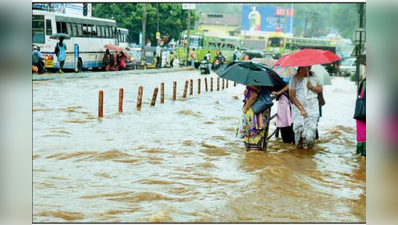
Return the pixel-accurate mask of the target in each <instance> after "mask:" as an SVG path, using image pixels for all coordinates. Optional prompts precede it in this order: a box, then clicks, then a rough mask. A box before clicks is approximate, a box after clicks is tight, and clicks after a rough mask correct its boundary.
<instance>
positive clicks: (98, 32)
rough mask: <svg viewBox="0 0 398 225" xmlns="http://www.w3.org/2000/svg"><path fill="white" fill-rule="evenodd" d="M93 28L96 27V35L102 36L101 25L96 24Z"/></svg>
mask: <svg viewBox="0 0 398 225" xmlns="http://www.w3.org/2000/svg"><path fill="white" fill-rule="evenodd" d="M95 28H96V29H97V37H101V36H102V33H101V27H100V26H97V25H96V26H95Z"/></svg>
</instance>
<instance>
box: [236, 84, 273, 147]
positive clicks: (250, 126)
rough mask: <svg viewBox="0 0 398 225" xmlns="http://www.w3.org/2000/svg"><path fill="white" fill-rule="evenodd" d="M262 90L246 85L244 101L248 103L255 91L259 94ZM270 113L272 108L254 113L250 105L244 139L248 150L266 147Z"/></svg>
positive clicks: (244, 128) (246, 115)
mask: <svg viewBox="0 0 398 225" xmlns="http://www.w3.org/2000/svg"><path fill="white" fill-rule="evenodd" d="M260 91H261V89H260V88H259V89H258V90H256V89H253V88H251V87H246V91H245V99H244V102H245V103H246V102H247V101H248V100H249V98H250V96H251V95H252V94H253V93H254V92H255V93H257V94H259V93H260ZM269 113H270V110H269V109H267V110H265V111H264V112H260V113H257V114H254V112H253V109H252V107H250V108H249V109H248V110H247V112H246V114H245V115H244V117H245V122H246V124H245V126H243V141H244V144H245V147H246V150H247V151H249V150H263V149H264V146H265V142H266V138H267V137H266V135H267V133H268V132H267V131H268V129H267V126H268V120H269Z"/></svg>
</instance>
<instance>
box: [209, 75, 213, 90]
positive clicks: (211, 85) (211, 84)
mask: <svg viewBox="0 0 398 225" xmlns="http://www.w3.org/2000/svg"><path fill="white" fill-rule="evenodd" d="M210 91H211V92H213V77H212V78H210Z"/></svg>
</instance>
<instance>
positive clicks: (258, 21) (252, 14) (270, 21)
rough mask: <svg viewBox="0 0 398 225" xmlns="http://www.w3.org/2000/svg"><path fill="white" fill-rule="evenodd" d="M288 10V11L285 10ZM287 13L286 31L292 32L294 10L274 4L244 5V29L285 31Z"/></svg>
mask: <svg viewBox="0 0 398 225" xmlns="http://www.w3.org/2000/svg"><path fill="white" fill-rule="evenodd" d="M285 11H286V12H285ZM285 14H286V18H287V21H286V33H292V29H293V10H292V9H291V8H289V9H287V10H285V9H283V8H277V7H273V6H258V7H256V6H252V5H244V6H243V7H242V31H259V32H261V31H262V32H275V31H280V32H284V31H285V28H284V25H285Z"/></svg>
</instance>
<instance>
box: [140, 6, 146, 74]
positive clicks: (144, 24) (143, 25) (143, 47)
mask: <svg viewBox="0 0 398 225" xmlns="http://www.w3.org/2000/svg"><path fill="white" fill-rule="evenodd" d="M145 32H146V5H145V3H143V4H142V39H141V65H143V66H145V65H146V63H145V58H146V57H145V55H146V54H145V46H146V37H145Z"/></svg>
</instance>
